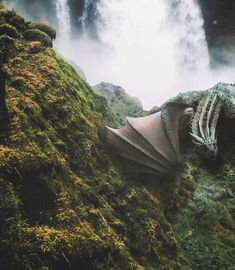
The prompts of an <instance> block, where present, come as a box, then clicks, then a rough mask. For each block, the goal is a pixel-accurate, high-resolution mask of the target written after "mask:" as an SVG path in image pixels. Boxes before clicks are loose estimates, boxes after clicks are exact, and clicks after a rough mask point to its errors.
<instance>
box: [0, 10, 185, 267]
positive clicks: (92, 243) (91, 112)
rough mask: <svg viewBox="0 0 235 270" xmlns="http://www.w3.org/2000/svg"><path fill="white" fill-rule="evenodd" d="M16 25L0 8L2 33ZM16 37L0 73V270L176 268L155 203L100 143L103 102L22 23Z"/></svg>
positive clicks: (107, 116) (173, 247)
mask: <svg viewBox="0 0 235 270" xmlns="http://www.w3.org/2000/svg"><path fill="white" fill-rule="evenodd" d="M15 16H16V14H15V12H14V11H11V10H8V9H6V8H3V7H1V8H0V17H1V22H2V24H6V23H8V24H10V25H11V23H10V22H11V18H12V17H15ZM18 21H20V22H21V23H22V21H23V20H20V19H19V20H18ZM12 26H14V27H16V26H15V24H14V25H13V24H12ZM16 29H17V32H18V37H17V38H15V37H9V36H8V35H7V33H6V32H5V33H4V35H3V36H4V38H2V42H3V45H4V46H5V45H6V44H5V41H7V40H11V47H10V49H9V47H8V46H5V47H4V48H5V49H4V50H5V51H4V53H6V51H7V56H8V57H7V58H6V62H5V64H4V66H3V69H2V71H1V72H2V73H4V77H5V83H6V98H5V99H6V107H7V115H6V114H4V115H2V118H4V117H7V119H8V121H6V122H4V123H7V125H5V126H4V128H1V132H0V198H1V199H0V213H1V216H2V217H3V218H4V221H3V222H2V223H1V226H0V241H1V245H0V266H1V269H115V270H116V269H151V267H152V268H153V269H172V268H173V269H180V266H181V264H183V263H184V262H183V260H182V258H181V254H180V252H179V248H178V244H177V242H176V240H175V238H174V234H173V233H172V230H171V226H170V225H169V223H168V222H167V221H166V219H165V217H164V215H163V212H162V210H161V203H160V202H159V200H158V199H157V197H156V196H155V195H154V193H152V192H151V191H148V190H146V188H145V187H144V186H143V185H142V184H141V183H138V182H133V181H131V180H128V181H127V180H126V179H124V178H123V176H121V174H120V173H119V172H118V170H117V169H116V168H115V167H114V165H112V162H111V161H110V160H109V158H108V157H107V155H106V153H105V151H104V148H103V145H102V143H101V142H100V139H99V136H98V134H99V129H100V128H102V127H103V126H104V125H105V124H107V123H110V122H112V121H113V117H112V113H111V112H110V110H109V107H108V105H107V103H106V101H105V98H103V97H100V96H98V95H96V94H95V93H94V92H93V90H92V89H91V88H90V86H89V85H88V84H87V83H86V82H85V81H84V80H82V79H81V78H80V77H79V76H78V75H77V73H76V72H75V70H74V69H73V68H72V67H71V66H70V65H69V64H67V63H66V62H65V61H64V60H63V59H62V58H60V57H58V56H57V55H56V53H55V52H54V51H53V50H52V49H51V48H50V47H47V46H45V44H44V43H43V42H40V41H38V40H33V41H28V40H26V39H24V35H23V33H24V31H25V30H27V24H24V26H22V25H21V26H20V27H16ZM1 37H2V36H0V38H1ZM1 50H2V47H1ZM4 55H5V54H4ZM2 73H1V74H2ZM2 118H0V119H1V121H2Z"/></svg>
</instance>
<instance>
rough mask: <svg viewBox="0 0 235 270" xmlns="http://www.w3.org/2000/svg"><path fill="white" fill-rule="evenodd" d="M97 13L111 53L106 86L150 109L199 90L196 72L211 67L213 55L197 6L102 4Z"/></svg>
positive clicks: (188, 2)
mask: <svg viewBox="0 0 235 270" xmlns="http://www.w3.org/2000/svg"><path fill="white" fill-rule="evenodd" d="M97 8H98V10H99V13H100V14H101V19H100V22H98V24H99V27H98V35H99V38H100V40H101V41H102V42H103V44H105V46H106V48H109V54H108V56H107V58H108V63H107V66H108V67H106V68H105V69H103V71H104V72H105V74H106V76H107V78H106V80H110V81H111V82H114V83H117V84H120V85H122V86H123V87H124V88H125V89H127V90H128V91H129V92H130V93H131V94H133V95H137V96H139V97H140V98H141V99H142V100H144V103H145V105H146V104H147V106H153V105H156V104H159V103H161V102H163V101H164V100H165V99H166V98H168V97H169V96H171V95H174V94H175V93H176V92H177V91H179V90H183V89H185V90H186V89H187V88H190V89H192V88H194V87H195V85H194V83H193V81H196V79H195V76H196V73H195V72H196V70H200V71H202V69H205V68H207V67H208V64H209V55H208V49H207V46H206V41H205V34H204V31H203V28H202V18H201V16H200V11H199V7H198V6H197V4H196V3H195V2H194V0H181V1H180V0H169V1H166V0H158V1H156V0H148V1H147V2H146V0H138V1H136V0H100V2H99V3H98V4H97ZM104 61H105V59H104ZM103 65H104V63H103ZM189 70H190V74H188V71H189ZM186 73H187V74H186ZM91 77H92V76H91ZM189 77H190V79H189ZM88 78H89V74H88ZM101 78H102V76H101ZM101 78H100V79H101ZM186 78H187V79H186ZM95 80H96V81H98V80H97V78H95ZM204 87H205V85H204Z"/></svg>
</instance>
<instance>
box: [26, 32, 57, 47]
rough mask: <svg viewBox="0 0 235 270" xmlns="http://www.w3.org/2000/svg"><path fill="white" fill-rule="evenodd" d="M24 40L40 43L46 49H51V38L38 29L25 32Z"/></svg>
mask: <svg viewBox="0 0 235 270" xmlns="http://www.w3.org/2000/svg"><path fill="white" fill-rule="evenodd" d="M23 35H24V38H25V39H26V40H28V41H40V42H41V43H42V44H43V45H44V46H46V47H52V40H51V38H50V37H49V36H48V35H47V34H46V33H45V32H43V31H41V30H38V29H32V30H26V31H25V32H24V33H23Z"/></svg>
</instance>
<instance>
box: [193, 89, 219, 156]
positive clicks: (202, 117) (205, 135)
mask: <svg viewBox="0 0 235 270" xmlns="http://www.w3.org/2000/svg"><path fill="white" fill-rule="evenodd" d="M221 105H222V101H221V99H220V98H219V97H218V95H217V94H214V95H213V94H211V95H208V96H207V97H204V98H203V99H202V100H201V101H200V102H199V104H198V106H197V110H196V113H195V114H194V117H193V120H192V132H191V133H190V134H191V136H192V137H193V139H194V143H196V144H198V145H204V146H206V147H207V148H208V149H209V150H210V151H212V152H213V153H214V154H215V155H216V153H217V138H216V135H215V134H216V127H217V123H218V119H219V114H220V110H221Z"/></svg>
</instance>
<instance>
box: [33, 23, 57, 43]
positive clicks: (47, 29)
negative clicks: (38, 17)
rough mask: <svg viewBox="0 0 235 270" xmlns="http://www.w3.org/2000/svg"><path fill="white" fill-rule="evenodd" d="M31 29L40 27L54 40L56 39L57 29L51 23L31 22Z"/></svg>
mask: <svg viewBox="0 0 235 270" xmlns="http://www.w3.org/2000/svg"><path fill="white" fill-rule="evenodd" d="M28 28H29V29H38V30H40V31H42V32H45V33H46V34H47V35H48V36H49V37H50V38H51V39H52V40H53V39H56V31H55V29H53V28H52V27H51V26H50V25H48V24H46V23H30V24H29V25H28Z"/></svg>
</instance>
